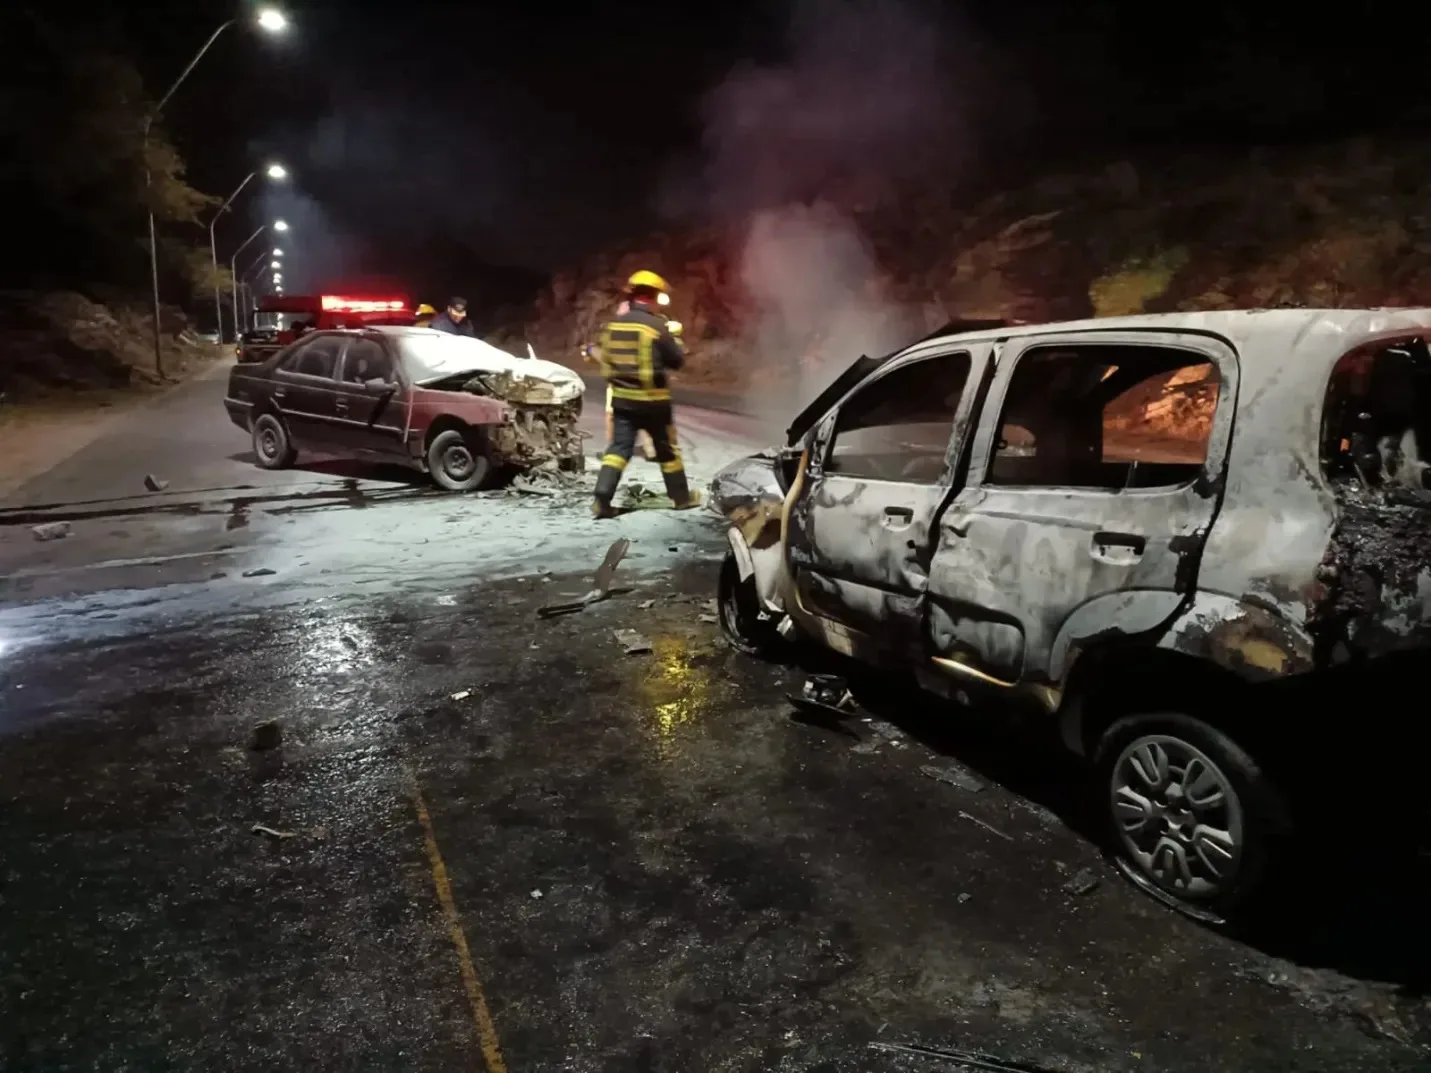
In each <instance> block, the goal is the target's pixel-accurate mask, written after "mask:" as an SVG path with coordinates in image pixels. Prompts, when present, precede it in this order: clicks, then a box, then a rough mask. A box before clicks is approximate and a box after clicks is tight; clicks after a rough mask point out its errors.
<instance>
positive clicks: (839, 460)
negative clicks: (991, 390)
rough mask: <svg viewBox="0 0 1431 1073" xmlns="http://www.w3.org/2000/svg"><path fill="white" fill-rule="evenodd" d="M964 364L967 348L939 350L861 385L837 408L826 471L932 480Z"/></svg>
mask: <svg viewBox="0 0 1431 1073" xmlns="http://www.w3.org/2000/svg"><path fill="white" fill-rule="evenodd" d="M969 368H970V362H969V355H968V354H941V355H939V356H938V357H932V358H926V359H924V360H923V361H918V362H915V363H913V364H911V365H906V366H903V367H902V368H899V369H895V370H894V371H893V372H891V373H889V374H888V375H885V376H882V377H880V378H879V379H877V380H875V381H874V382H873V383H872V384H869V385H868V386H866V387H864V388H862V389H860V391H858V392H857V393H856V394H855V395H854V396H853V397H852V398H850V399H849V400H848V401H847V402H846V403H845V405H844V406H842V407H841V408H840V415H839V418H838V419H837V423H836V426H835V436H834V442H833V444H832V447H831V453H830V456H829V460H828V462H827V463H826V466H825V469H826V472H829V473H838V474H841V475H843V476H847V477H863V478H865V479H867V480H881V481H906V482H910V483H914V484H934V483H935V482H937V481H938V480H939V477H940V474H942V473H943V471H944V455H945V451H946V449H947V448H948V446H949V437H950V435H951V434H952V433H953V430H954V419H955V416H956V415H957V414H958V411H959V401H960V399H961V398H962V396H963V394H964V385H965V382H966V381H967V380H968V378H969Z"/></svg>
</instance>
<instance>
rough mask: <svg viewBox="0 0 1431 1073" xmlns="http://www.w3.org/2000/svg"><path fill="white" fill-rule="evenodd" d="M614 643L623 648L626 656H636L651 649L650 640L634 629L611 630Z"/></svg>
mask: <svg viewBox="0 0 1431 1073" xmlns="http://www.w3.org/2000/svg"><path fill="white" fill-rule="evenodd" d="M611 632H612V634H613V635H614V636H615V637H616V643H617V644H619V645H620V646H621V647H622V648H623V649H625V651H626V654H627V655H628V656H637V655H640V654H641V653H643V652H650V651H651V642H650V641H648V640H647V639H646V638H645V637H643V636H641V634H639V633H637V632H636V631H635V630H612V631H611Z"/></svg>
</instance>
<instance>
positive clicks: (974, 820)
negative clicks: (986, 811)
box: [959, 811, 1014, 842]
mask: <svg viewBox="0 0 1431 1073" xmlns="http://www.w3.org/2000/svg"><path fill="white" fill-rule="evenodd" d="M959 815H960V816H961V817H962V818H964V819H966V820H968V821H969V822H970V823H977V824H978V825H979V826H980V827H982V828H983V829H984V830H986V831H991V832H993V833H994V834H996V835H998V836H999V837H1000V838H1002V839H1004V841H1006V842H1012V841H1013V840H1014V836H1013V835H1006V834H1004V832H1003V831H1000V830H999V829H998V828H997V827H995V826H994V825H993V824H991V823H985V822H984V821H983V820H981V819H979V817H978V816H970V815H969V814H968V813H967V812H962V811H961V812H960V813H959Z"/></svg>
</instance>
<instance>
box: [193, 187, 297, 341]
mask: <svg viewBox="0 0 1431 1073" xmlns="http://www.w3.org/2000/svg"><path fill="white" fill-rule="evenodd" d="M257 174H258V172H257V170H255V171H251V172H249V173H248V176H247V177H246V178H245V179H244V181H243V182H241V183H239V184H238V186H236V187H234V192H233V193H232V194H230V195H229V199H228V200H227V201H225V202H224V203H223V204H222V205H221V206H220V207H219V211H218V212H216V213H214V218H213V219H212V220H210V221H209V259H210V260H211V261H212V262H213V266H214V326H215V328H217V330H218V333H219V342H220V343H222V342H223V341H224V317H223V311H222V310H223V305H222V303H221V302H220V300H219V246H218V241H217V240H216V239H215V237H214V228H215V227H217V226H218V223H219V217H221V216H222V215H223V214H224V213H226V212H228V210H229V206H230V205H232V204H233V203H234V198H236V197H238V196H239V195H240V194H241V193H243V188H244V187H245V186H247V185H248V184H249V183H250V182H251V181H252V180H253V177H254V176H255V175H257ZM264 174H265V175H267V176H268V177H269V178H270V179H286V178H287V177H288V172H287V170H286V169H285V168H284V167H283V166H282V165H281V164H269V165H268V167H267V168H265V169H264ZM234 341H235V342H237V341H238V325H237V324H235V325H234Z"/></svg>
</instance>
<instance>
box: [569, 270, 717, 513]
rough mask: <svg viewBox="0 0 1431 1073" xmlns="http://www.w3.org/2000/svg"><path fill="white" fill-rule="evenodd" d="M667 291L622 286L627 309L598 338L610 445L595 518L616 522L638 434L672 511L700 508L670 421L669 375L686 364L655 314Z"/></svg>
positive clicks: (657, 285)
mask: <svg viewBox="0 0 1431 1073" xmlns="http://www.w3.org/2000/svg"><path fill="white" fill-rule="evenodd" d="M670 290H671V289H670V287H669V286H667V284H666V281H665V280H664V279H662V278H661V277H660V276H658V275H656V273H654V272H648V271H646V270H644V269H643V270H642V271H640V272H637V273H636V274H635V275H633V276H632V277H631V278H630V279H629V280H627V281H626V300H627V302H628V303H629V308H628V309H627V311H626V312H625V313H621V312H619V311H618V313H617V314H616V316H614V317H613V318H612V319H611V320H609V321H607V323H606V324H605V325H604V326H603V327H602V329H601V334H600V335H599V336H598V342H597V344H596V358H597V360H598V361H599V362H600V363H601V375H602V376H603V377H605V379H606V383H607V385H608V386H609V387H610V389H611V442H610V443H609V444H608V445H607V448H606V453H605V454H604V455H602V458H601V472H600V474H599V475H598V476H597V478H596V491H595V493H594V499H593V502H592V505H591V512H592V514H593V515H595V516H596V517H598V518H611V517H614V516H615V513H616V512H615V511H614V510H613V509H612V506H611V500H612V498H613V497H614V496H615V495H616V486H617V485H618V484H620V483H621V474H622V472H623V471H624V470H625V469H626V463H627V462H629V461H630V460H631V453H632V452H633V451H634V450H635V448H636V436H637V434H638V433H640V432H646V433H649V434H650V437H651V443H652V445H653V446H654V447H655V449H656V461H657V462H659V463H660V464H661V476H662V477H663V478H664V479H665V482H666V494H667V495H669V496H670V497H671V502H672V503H673V504H674V505H675V507H676V509H677V510H687V509H689V508H691V507H695V506H699V505H700V497H699V496H696V495H693V494H692V493H691V489H690V486H689V485H688V484H687V483H686V470H685V467H684V466H683V465H682V464H681V451H680V448H679V446H677V444H676V426H675V423H674V421H673V420H672V416H671V387H670V383H669V376H668V374H669V373H670V372H672V371H674V370H677V369H679V368H680V367H681V366H682V365H683V364H685V360H686V354H685V351H684V350H683V349H682V347H681V344H680V342H678V341H677V339H676V337H675V336H674V335H673V334H672V333H671V331H670V330H669V329H668V327H667V322H666V318H665V317H663V316H662V315H661V313H660V311H659V310H660V296H661V295H663V294H666V295H669V294H670ZM667 300H668V301H669V299H667Z"/></svg>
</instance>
